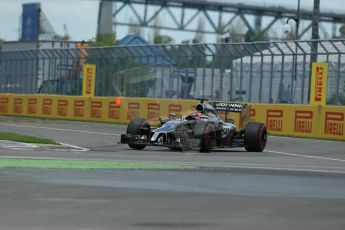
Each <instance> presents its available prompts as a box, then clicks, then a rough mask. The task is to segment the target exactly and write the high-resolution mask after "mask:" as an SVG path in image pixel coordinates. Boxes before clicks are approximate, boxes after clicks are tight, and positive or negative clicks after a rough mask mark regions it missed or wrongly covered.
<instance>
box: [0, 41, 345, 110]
mask: <svg viewBox="0 0 345 230" xmlns="http://www.w3.org/2000/svg"><path fill="white" fill-rule="evenodd" d="M315 42H317V47H318V50H317V53H312V49H311V47H312V45H313V43H315ZM311 55H317V58H318V59H317V60H318V61H319V62H326V63H328V65H329V66H328V99H327V102H328V104H334V105H344V104H345V40H324V41H323V40H322V41H286V42H260V43H238V44H194V45H149V46H147V45H146V46H114V47H99V48H98V47H97V48H96V47H94V48H86V47H82V48H79V49H38V50H28V51H6V52H1V53H0V93H26V94H35V93H50V94H60V95H81V89H82V76H83V69H82V66H83V64H84V63H91V64H96V89H95V94H96V96H126V97H151V98H176V99H192V98H208V99H214V100H232V101H245V102H259V103H296V104H307V103H308V100H309V96H308V95H309V86H310V74H311V72H310V71H311V69H310V66H311V65H310V59H311Z"/></svg>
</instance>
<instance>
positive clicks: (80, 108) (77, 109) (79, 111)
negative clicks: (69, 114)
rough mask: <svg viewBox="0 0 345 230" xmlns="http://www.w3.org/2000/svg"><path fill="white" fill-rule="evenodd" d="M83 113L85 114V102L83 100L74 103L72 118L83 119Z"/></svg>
mask: <svg viewBox="0 0 345 230" xmlns="http://www.w3.org/2000/svg"><path fill="white" fill-rule="evenodd" d="M84 112H85V101H83V100H76V101H74V109H73V116H74V117H84Z"/></svg>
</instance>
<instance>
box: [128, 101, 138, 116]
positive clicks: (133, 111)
mask: <svg viewBox="0 0 345 230" xmlns="http://www.w3.org/2000/svg"><path fill="white" fill-rule="evenodd" d="M139 109H140V103H138V102H129V103H128V113H127V119H128V120H132V119H133V118H135V117H139Z"/></svg>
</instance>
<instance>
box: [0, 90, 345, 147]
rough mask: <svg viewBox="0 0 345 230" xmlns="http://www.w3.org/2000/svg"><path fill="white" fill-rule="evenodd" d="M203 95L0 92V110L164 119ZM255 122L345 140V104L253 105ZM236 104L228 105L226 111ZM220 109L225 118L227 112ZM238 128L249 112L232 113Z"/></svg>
mask: <svg viewBox="0 0 345 230" xmlns="http://www.w3.org/2000/svg"><path fill="white" fill-rule="evenodd" d="M198 103H199V102H198V101H197V100H176V99H175V100H174V99H155V98H123V97H81V96H58V95H44V94H41V95H34V94H28V95H23V94H0V115H12V116H13V115H14V116H29V117H44V118H53V119H66V120H79V121H80V120H84V121H101V122H110V123H122V124H128V123H129V121H130V120H131V119H133V118H134V117H143V118H145V119H148V120H149V122H150V123H151V124H158V123H159V118H163V119H164V118H168V117H170V116H173V117H176V118H181V117H183V116H185V115H187V114H188V113H190V112H191V111H192V110H195V108H196V105H197V104H198ZM235 104H236V103H235ZM248 105H249V108H248V109H249V111H247V112H248V113H249V114H250V121H256V122H262V123H264V124H265V125H266V127H267V130H268V132H269V134H273V135H282V136H295V137H308V138H310V137H311V138H323V139H331V140H343V141H345V107H344V106H318V105H317V106H316V105H289V104H254V103H251V104H248ZM229 109H233V108H226V110H229ZM220 110H221V111H219V113H220V115H221V116H223V118H225V112H224V111H222V109H221V108H220ZM228 115H229V116H228V117H227V118H228V119H233V120H234V121H235V125H236V126H237V127H238V128H240V129H241V128H244V127H241V123H242V121H243V117H241V113H239V112H230V113H229V114H228Z"/></svg>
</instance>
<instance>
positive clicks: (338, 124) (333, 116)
mask: <svg viewBox="0 0 345 230" xmlns="http://www.w3.org/2000/svg"><path fill="white" fill-rule="evenodd" d="M324 131H325V132H324V133H325V134H331V135H337V136H342V135H343V134H344V113H338V112H326V116H325V130H324Z"/></svg>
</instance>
